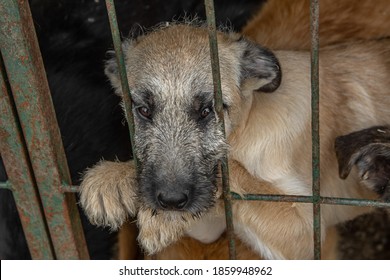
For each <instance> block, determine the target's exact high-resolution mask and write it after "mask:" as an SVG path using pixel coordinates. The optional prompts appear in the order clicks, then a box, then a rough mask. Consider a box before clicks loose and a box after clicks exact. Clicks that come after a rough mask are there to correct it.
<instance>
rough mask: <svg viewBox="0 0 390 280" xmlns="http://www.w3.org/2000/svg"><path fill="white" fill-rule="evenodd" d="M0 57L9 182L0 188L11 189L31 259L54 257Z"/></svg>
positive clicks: (1, 142)
mask: <svg viewBox="0 0 390 280" xmlns="http://www.w3.org/2000/svg"><path fill="white" fill-rule="evenodd" d="M2 64H3V63H2V60H1V57H0V151H1V156H2V158H3V160H4V166H5V168H6V171H7V174H8V177H9V181H7V182H5V183H2V184H1V187H6V188H9V189H11V190H12V191H13V196H14V198H15V202H16V205H17V209H18V213H19V217H20V221H21V223H22V226H23V231H24V234H25V236H26V240H27V244H28V247H29V249H30V254H31V257H32V258H33V259H54V252H53V248H52V246H51V241H50V237H49V233H48V230H47V226H46V224H45V219H44V215H43V212H42V210H41V202H40V199H39V195H38V193H37V189H36V186H35V182H34V178H33V175H32V173H31V169H30V166H29V162H28V157H27V151H26V147H25V145H24V143H23V140H22V133H21V131H20V127H19V125H18V123H17V116H16V114H15V112H14V111H13V109H12V102H11V100H10V98H9V96H10V92H9V88H8V87H7V85H6V83H5V73H4V71H3V68H2Z"/></svg>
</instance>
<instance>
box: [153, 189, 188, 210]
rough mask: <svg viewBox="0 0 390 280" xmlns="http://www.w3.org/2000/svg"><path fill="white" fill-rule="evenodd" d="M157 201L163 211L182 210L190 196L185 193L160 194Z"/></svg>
mask: <svg viewBox="0 0 390 280" xmlns="http://www.w3.org/2000/svg"><path fill="white" fill-rule="evenodd" d="M157 201H158V203H159V204H160V206H161V207H162V208H163V209H172V210H181V209H183V208H184V207H185V206H186V205H187V202H188V196H187V195H186V194H185V193H180V192H179V193H162V192H161V193H159V194H158V195H157Z"/></svg>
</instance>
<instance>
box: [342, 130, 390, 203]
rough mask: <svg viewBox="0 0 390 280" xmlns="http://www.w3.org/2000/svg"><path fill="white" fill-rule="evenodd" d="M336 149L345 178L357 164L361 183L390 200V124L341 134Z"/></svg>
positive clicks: (343, 177)
mask: <svg viewBox="0 0 390 280" xmlns="http://www.w3.org/2000/svg"><path fill="white" fill-rule="evenodd" d="M335 149H336V155H337V159H338V162H339V175H340V177H341V178H342V179H345V178H347V176H348V175H349V173H350V172H351V169H352V167H353V166H354V165H355V166H356V167H357V169H358V172H359V176H360V179H361V180H362V183H363V184H364V185H366V186H367V187H368V188H369V189H371V190H373V191H375V192H377V193H378V194H379V195H380V196H381V197H382V198H383V199H384V200H390V127H372V128H368V129H364V130H361V131H357V132H354V133H351V134H348V135H345V136H340V137H338V138H337V139H336V143H335Z"/></svg>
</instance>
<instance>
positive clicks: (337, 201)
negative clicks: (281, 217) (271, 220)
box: [232, 193, 390, 208]
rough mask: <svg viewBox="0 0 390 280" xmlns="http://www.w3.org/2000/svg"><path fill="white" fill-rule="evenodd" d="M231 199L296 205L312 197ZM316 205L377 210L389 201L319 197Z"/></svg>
mask: <svg viewBox="0 0 390 280" xmlns="http://www.w3.org/2000/svg"><path fill="white" fill-rule="evenodd" d="M232 198H233V199H235V200H251V201H254V200H259V201H269V202H298V203H313V199H314V198H313V197H312V196H301V195H272V194H267V195H260V194H246V195H243V196H240V195H239V194H236V193H232ZM318 203H320V204H332V205H350V206H362V207H365V206H370V207H378V208H387V207H390V201H389V202H385V201H381V200H373V199H354V198H343V197H320V199H319V201H318Z"/></svg>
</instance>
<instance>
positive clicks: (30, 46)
mask: <svg viewBox="0 0 390 280" xmlns="http://www.w3.org/2000/svg"><path fill="white" fill-rule="evenodd" d="M0 10H1V17H0V26H1V29H0V32H1V33H0V36H1V38H0V47H1V53H2V55H3V60H4V64H5V67H6V70H7V74H8V80H9V84H10V86H11V91H12V94H13V100H14V102H15V105H16V107H17V113H18V117H19V121H20V125H21V127H22V130H23V135H24V139H25V142H26V146H27V150H28V154H29V159H30V162H31V166H32V169H33V172H34V178H35V182H36V184H37V186H38V189H39V194H40V197H41V200H42V204H43V207H44V213H45V217H46V220H47V224H48V228H49V231H50V235H51V239H52V241H53V246H54V250H55V255H56V258H59V259H88V258H89V256H88V250H87V246H86V242H85V239H84V233H83V229H82V225H81V220H80V217H79V213H78V209H77V204H76V197H75V195H74V194H72V193H65V194H64V193H62V192H61V190H60V186H61V185H63V184H71V180H70V175H69V170H68V166H67V161H66V157H65V153H64V148H63V145H62V141H61V135H60V132H59V128H58V124H57V120H56V116H55V112H54V108H53V104H52V100H51V94H50V91H49V86H48V83H47V80H46V73H45V69H44V66H43V62H42V57H41V54H40V50H39V46H38V41H37V38H36V34H35V30H34V23H33V20H32V17H31V12H30V7H29V4H28V1H24V0H19V1H17V0H2V1H0ZM9 175H10V174H9ZM10 179H11V178H10Z"/></svg>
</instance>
